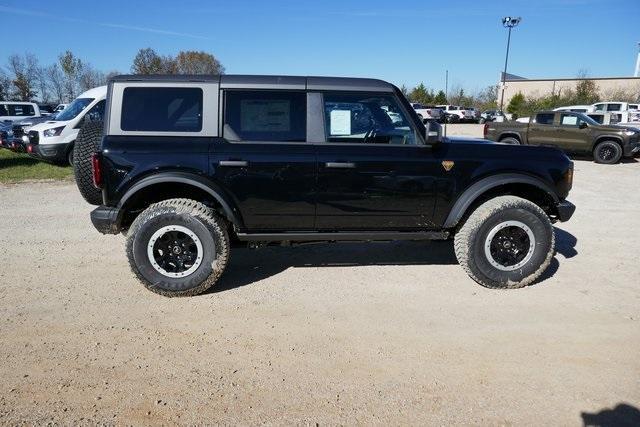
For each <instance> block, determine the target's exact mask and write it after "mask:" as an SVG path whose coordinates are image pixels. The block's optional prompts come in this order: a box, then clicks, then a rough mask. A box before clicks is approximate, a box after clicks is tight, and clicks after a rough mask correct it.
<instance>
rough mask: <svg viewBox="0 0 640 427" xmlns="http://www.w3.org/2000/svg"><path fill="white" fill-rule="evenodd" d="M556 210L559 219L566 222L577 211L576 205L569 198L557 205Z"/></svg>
mask: <svg viewBox="0 0 640 427" xmlns="http://www.w3.org/2000/svg"><path fill="white" fill-rule="evenodd" d="M556 210H557V211H558V220H560V222H565V221H569V220H570V219H571V217H572V216H573V213H574V212H575V211H576V205H574V204H573V203H571V202H569V201H567V200H562V201H560V202H559V203H558V204H557V205H556Z"/></svg>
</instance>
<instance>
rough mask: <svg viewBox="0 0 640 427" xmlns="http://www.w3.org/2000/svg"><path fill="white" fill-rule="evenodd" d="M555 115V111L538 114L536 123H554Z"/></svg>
mask: <svg viewBox="0 0 640 427" xmlns="http://www.w3.org/2000/svg"><path fill="white" fill-rule="evenodd" d="M554 116H555V114H553V113H542V114H538V115H536V123H538V124H539V125H552V124H553V117H554Z"/></svg>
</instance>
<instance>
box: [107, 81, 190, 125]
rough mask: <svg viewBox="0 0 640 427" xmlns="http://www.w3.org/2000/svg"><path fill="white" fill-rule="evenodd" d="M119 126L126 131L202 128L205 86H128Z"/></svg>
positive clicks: (124, 94)
mask: <svg viewBox="0 0 640 427" xmlns="http://www.w3.org/2000/svg"><path fill="white" fill-rule="evenodd" d="M120 127H121V129H122V130H124V131H153V132H200V131H201V130H202V89H200V88H190V87H184V88H175V87H128V88H125V89H124V92H123V95H122V115H121V117H120Z"/></svg>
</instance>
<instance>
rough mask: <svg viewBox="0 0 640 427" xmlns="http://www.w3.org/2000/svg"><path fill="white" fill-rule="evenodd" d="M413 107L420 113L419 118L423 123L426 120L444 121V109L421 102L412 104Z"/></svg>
mask: <svg viewBox="0 0 640 427" xmlns="http://www.w3.org/2000/svg"><path fill="white" fill-rule="evenodd" d="M411 106H412V107H413V109H414V110H416V113H418V116H419V117H420V118H421V119H422V121H423V122H424V121H426V120H437V121H440V120H442V119H443V115H444V113H443V112H442V109H441V108H438V107H436V106H434V105H424V104H420V103H419V102H411Z"/></svg>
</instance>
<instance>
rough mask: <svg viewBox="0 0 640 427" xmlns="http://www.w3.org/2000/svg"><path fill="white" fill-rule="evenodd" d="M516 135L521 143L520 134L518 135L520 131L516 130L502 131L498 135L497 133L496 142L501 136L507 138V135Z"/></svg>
mask: <svg viewBox="0 0 640 427" xmlns="http://www.w3.org/2000/svg"><path fill="white" fill-rule="evenodd" d="M514 136H515V137H516V138H518V140H519V141H520V143H522V142H523V141H522V135H520V132H516V131H504V132H501V133H500V135H498V138H497V139H496V140H497V141H498V142H500V140H501V139H502V138H508V137H514Z"/></svg>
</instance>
